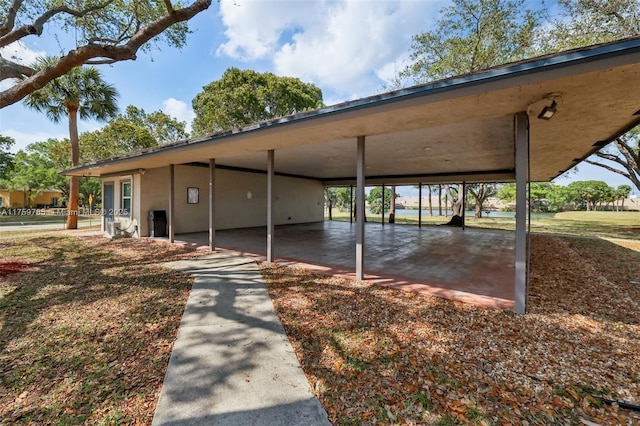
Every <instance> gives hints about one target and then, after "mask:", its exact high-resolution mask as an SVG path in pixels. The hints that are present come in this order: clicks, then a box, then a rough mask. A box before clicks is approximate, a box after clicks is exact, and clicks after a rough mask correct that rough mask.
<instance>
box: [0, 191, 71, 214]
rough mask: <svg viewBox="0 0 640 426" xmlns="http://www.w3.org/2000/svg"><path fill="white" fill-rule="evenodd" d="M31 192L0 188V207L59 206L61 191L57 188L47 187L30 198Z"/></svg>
mask: <svg viewBox="0 0 640 426" xmlns="http://www.w3.org/2000/svg"><path fill="white" fill-rule="evenodd" d="M31 196H32V193H31V191H28V190H22V189H19V190H13V191H12V190H9V189H6V188H0V207H4V208H7V209H21V208H26V207H31V208H43V207H60V206H61V202H60V199H61V198H62V192H61V191H58V190H57V189H47V190H44V191H41V192H38V193H37V194H36V196H35V197H33V198H31Z"/></svg>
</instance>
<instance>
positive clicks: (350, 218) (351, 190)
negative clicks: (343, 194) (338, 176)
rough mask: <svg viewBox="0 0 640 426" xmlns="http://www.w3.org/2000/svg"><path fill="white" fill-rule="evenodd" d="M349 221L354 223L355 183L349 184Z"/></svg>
mask: <svg viewBox="0 0 640 426" xmlns="http://www.w3.org/2000/svg"><path fill="white" fill-rule="evenodd" d="M349 223H353V185H349Z"/></svg>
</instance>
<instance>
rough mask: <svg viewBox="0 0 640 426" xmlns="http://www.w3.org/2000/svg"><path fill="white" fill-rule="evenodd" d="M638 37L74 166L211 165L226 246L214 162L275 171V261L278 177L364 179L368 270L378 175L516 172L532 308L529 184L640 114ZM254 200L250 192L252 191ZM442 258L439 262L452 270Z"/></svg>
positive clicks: (212, 243) (93, 171) (270, 204)
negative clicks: (371, 195)
mask: <svg viewBox="0 0 640 426" xmlns="http://www.w3.org/2000/svg"><path fill="white" fill-rule="evenodd" d="M638 99H640V38H638V37H634V38H630V39H626V40H623V41H618V42H615V43H608V44H603V45H598V46H592V47H588V48H583V49H578V50H574V51H570V52H564V53H561V54H556V55H549V56H545V57H540V58H534V59H531V60H526V61H522V62H518V63H513V64H508V65H505V66H501V67H496V68H493V69H490V70H486V71H482V72H478V73H474V74H470V75H465V76H458V77H453V78H450V79H446V80H442V81H437V82H434V83H429V84H425V85H419V86H415V87H411V88H407V89H402V90H398V91H393V92H389V93H384V94H381V95H377V96H372V97H368V98H363V99H358V100H355V101H350V102H346V103H343V104H339V105H335V106H331V107H326V108H323V109H320V110H315V111H309V112H303V113H299V114H295V115H292V116H288V117H283V118H280V119H275V120H271V121H267V122H262V123H257V124H255V125H252V126H247V127H244V128H240V129H234V130H231V131H227V132H222V133H217V134H212V135H207V136H204V137H199V138H194V139H189V140H185V141H180V142H177V143H173V144H169V145H164V146H160V147H156V148H152V149H150V150H146V151H142V152H137V153H131V154H127V155H123V156H119V157H115V158H111V159H108V160H104V161H99V162H96V163H93V164H89V165H83V166H79V167H76V168H74V169H71V170H68V171H66V172H65V173H66V174H68V175H80V176H89V175H90V176H102V177H104V176H109V175H113V174H115V173H122V172H123V171H129V172H131V173H134V174H135V173H136V171H137V170H139V171H140V173H144V170H145V169H150V168H158V167H167V166H168V167H169V168H170V181H169V182H170V183H169V185H168V186H169V187H168V190H167V193H166V196H167V197H168V200H169V204H168V205H169V209H168V210H169V214H168V221H169V239H170V240H171V241H174V239H175V229H174V223H175V207H174V202H175V191H174V187H175V185H174V182H175V166H176V165H184V164H199V165H201V166H207V167H208V170H209V188H210V190H209V194H208V203H209V241H208V242H209V247H210V248H211V249H212V250H213V249H215V247H216V229H215V223H216V221H215V217H214V206H215V203H216V202H219V201H220V200H217V199H216V197H215V194H214V188H215V181H216V170H236V171H247V172H251V173H262V174H265V175H266V186H267V208H266V211H265V212H264V215H265V217H266V223H267V226H266V259H267V261H273V260H274V247H276V249H277V244H276V242H277V238H276V237H277V233H276V232H275V225H276V223H275V221H274V208H275V205H276V204H277V203H278V199H277V198H276V197H275V196H274V181H275V178H276V177H277V176H285V177H287V176H288V177H294V178H301V179H309V180H315V181H319V182H322V183H323V184H324V185H355V187H356V191H355V192H356V204H357V220H356V223H355V225H353V226H354V227H355V244H354V248H355V250H354V253H355V265H354V268H355V277H356V279H358V280H362V279H363V278H365V265H366V264H367V262H368V259H367V256H368V252H367V251H365V241H366V238H365V226H364V220H363V219H364V218H363V215H364V210H365V209H364V188H365V184H366V185H375V184H396V185H401V184H418V183H433V184H437V183H451V182H468V183H473V182H516V188H517V200H516V201H517V212H516V217H517V219H516V231H515V249H514V250H515V252H514V253H515V254H514V260H513V283H514V284H513V288H514V299H515V306H514V310H515V311H516V312H521V313H524V312H526V294H527V291H526V289H527V281H528V277H527V275H528V248H527V246H528V235H527V227H526V226H527V218H528V211H527V203H526V200H527V191H526V189H527V182H531V181H549V180H551V179H553V178H554V177H556V176H558V175H559V174H561V173H563V172H564V171H566V170H568V169H569V168H571V167H573V166H574V165H575V164H577V163H579V162H580V161H581V160H582V159H584V158H586V157H587V156H589V155H590V154H592V153H593V152H595V151H597V150H598V149H600V148H601V147H603V146H605V145H606V144H608V143H609V142H610V141H611V140H613V139H614V138H616V137H617V136H619V135H620V134H623V133H624V132H626V131H627V130H629V129H630V128H632V127H634V126H635V125H637V124H638V123H639V122H640V116H639V113H640V111H639V110H640V105H639V104H638ZM247 196H248V197H249V198H250V197H251V194H247ZM449 265H450V264H448V263H446V262H445V263H444V264H443V265H441V266H440V267H442V268H447V267H448V266H449Z"/></svg>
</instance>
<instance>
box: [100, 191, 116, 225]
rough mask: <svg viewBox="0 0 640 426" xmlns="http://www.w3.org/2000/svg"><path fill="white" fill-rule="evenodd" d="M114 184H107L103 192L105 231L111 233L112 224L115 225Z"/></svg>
mask: <svg viewBox="0 0 640 426" xmlns="http://www.w3.org/2000/svg"><path fill="white" fill-rule="evenodd" d="M113 210H114V209H113V182H110V183H105V184H104V190H103V192H102V212H103V215H104V216H103V217H104V219H103V220H104V230H105V231H107V232H109V229H110V225H109V224H110V223H113Z"/></svg>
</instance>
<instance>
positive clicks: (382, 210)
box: [380, 183, 385, 226]
mask: <svg viewBox="0 0 640 426" xmlns="http://www.w3.org/2000/svg"><path fill="white" fill-rule="evenodd" d="M384 189H385V186H384V183H383V184H382V208H381V209H380V210H381V212H380V221H381V222H382V226H384Z"/></svg>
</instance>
